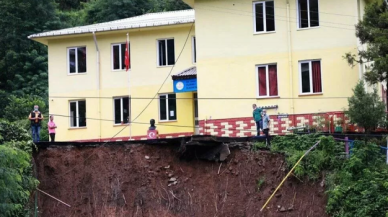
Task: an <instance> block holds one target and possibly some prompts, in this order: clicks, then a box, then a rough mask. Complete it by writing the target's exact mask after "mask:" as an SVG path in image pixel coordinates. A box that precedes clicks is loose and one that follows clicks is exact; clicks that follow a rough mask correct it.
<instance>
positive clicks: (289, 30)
mask: <svg viewBox="0 0 388 217" xmlns="http://www.w3.org/2000/svg"><path fill="white" fill-rule="evenodd" d="M287 30H288V34H287V37H288V43H287V44H288V66H289V67H290V69H289V74H290V75H289V78H290V79H289V80H290V94H291V97H290V99H291V103H290V106H291V111H292V114H293V115H292V117H293V118H294V119H295V115H294V114H295V108H294V82H293V81H294V73H293V68H292V47H291V27H290V2H289V1H288V0H287ZM292 123H293V125H294V126H295V120H293V121H292Z"/></svg>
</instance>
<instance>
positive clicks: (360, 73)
mask: <svg viewBox="0 0 388 217" xmlns="http://www.w3.org/2000/svg"><path fill="white" fill-rule="evenodd" d="M361 10H362V8H361V0H357V18H356V23H358V22H359V21H361V20H362V16H361ZM356 40H357V51H358V50H361V51H362V50H364V46H363V45H362V44H361V41H360V40H359V39H358V38H356ZM364 66H365V65H364V63H360V64H358V79H359V80H360V81H361V80H364V77H363V76H364V74H365V70H364ZM364 89H365V91H368V85H367V84H366V83H364Z"/></svg>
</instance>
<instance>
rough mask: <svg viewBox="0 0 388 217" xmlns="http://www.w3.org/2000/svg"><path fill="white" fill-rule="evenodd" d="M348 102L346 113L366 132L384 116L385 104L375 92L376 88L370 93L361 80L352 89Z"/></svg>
mask: <svg viewBox="0 0 388 217" xmlns="http://www.w3.org/2000/svg"><path fill="white" fill-rule="evenodd" d="M348 103H349V110H348V111H347V114H348V115H349V117H350V120H351V121H352V122H353V123H357V125H359V126H361V127H363V128H364V129H365V131H366V132H370V130H372V129H373V128H375V127H376V126H377V124H379V123H381V122H382V121H383V119H384V117H385V105H384V102H382V101H381V99H380V97H379V95H378V94H377V90H376V89H374V90H373V92H372V93H367V92H366V91H365V88H364V82H363V81H360V82H359V83H358V84H357V85H356V87H355V88H354V89H353V96H352V97H350V98H349V99H348Z"/></svg>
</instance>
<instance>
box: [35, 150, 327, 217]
mask: <svg viewBox="0 0 388 217" xmlns="http://www.w3.org/2000/svg"><path fill="white" fill-rule="evenodd" d="M178 148H179V147H173V146H169V145H111V146H100V147H82V148H76V147H60V148H59V147H57V148H48V149H42V150H40V151H39V152H38V153H37V154H36V155H35V162H36V165H37V171H38V179H39V181H40V185H39V188H40V189H41V190H43V191H45V192H47V193H49V194H51V195H53V196H55V197H57V198H59V199H60V200H62V201H64V202H66V203H68V204H70V205H71V208H69V207H67V206H65V205H63V204H61V203H59V202H57V201H56V200H54V199H52V198H50V197H48V196H46V195H44V194H39V214H40V215H39V216H44V217H51V216H53V217H54V216H55V217H62V216H63V217H70V216H93V217H95V216H120V217H121V216H147V217H148V216H158V217H164V216H166V217H173V216H174V217H178V216H179V217H180V216H182V217H183V216H199V217H207V216H238V217H243V216H247V217H248V216H249V217H251V216H268V217H275V216H276V217H277V216H287V217H292V216H303V217H308V216H311V217H313V216H314V217H320V216H327V215H326V214H325V205H326V197H325V195H324V188H323V187H321V186H320V185H319V183H310V182H307V181H304V182H303V183H302V182H301V181H300V180H297V179H295V178H290V179H288V180H287V181H286V182H285V183H284V185H283V186H282V187H281V189H280V190H279V193H278V194H276V196H275V197H274V198H273V199H272V201H271V202H270V203H269V204H268V206H267V208H265V210H264V211H263V212H260V209H261V207H262V206H263V204H264V203H265V201H266V200H267V199H268V198H269V196H270V195H271V193H272V191H273V190H274V189H275V188H276V187H277V185H278V184H279V183H280V182H281V180H282V179H283V177H284V176H285V175H286V173H287V171H286V169H285V163H284V157H283V156H282V155H278V154H273V153H269V152H266V151H260V152H258V153H257V152H256V153H252V152H249V151H244V150H239V149H237V148H235V149H233V150H231V155H230V156H229V157H228V160H227V162H224V163H222V165H221V164H220V163H216V162H207V161H201V160H192V161H186V160H180V159H179V157H178V156H177V149H178ZM220 165H221V167H220ZM171 178H176V179H177V183H176V184H175V185H174V182H169V179H171ZM259 179H264V180H265V181H264V184H262V185H261V186H260V189H258V180H259ZM169 183H172V184H171V186H168V185H169ZM279 207H280V208H279ZM288 209H290V210H288ZM280 210H282V211H280Z"/></svg>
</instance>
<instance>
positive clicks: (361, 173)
mask: <svg viewBox="0 0 388 217" xmlns="http://www.w3.org/2000/svg"><path fill="white" fill-rule="evenodd" d="M387 180H388V166H387V165H385V163H384V157H383V156H382V155H381V153H380V148H379V146H378V145H376V144H373V143H369V144H367V145H365V143H363V142H356V144H355V148H354V149H353V150H352V155H351V157H350V159H349V160H348V161H346V162H345V163H344V164H343V166H342V167H340V168H338V169H337V170H335V172H334V173H332V175H331V176H329V178H328V183H330V185H329V190H328V191H327V193H328V196H329V200H328V204H327V212H328V213H329V214H330V215H331V216H341V217H358V216H359V217H364V216H385V215H386V214H387V211H388V204H387V201H388V181H387Z"/></svg>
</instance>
